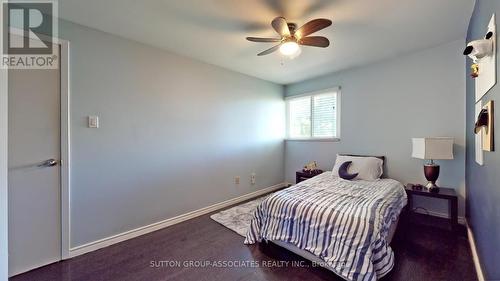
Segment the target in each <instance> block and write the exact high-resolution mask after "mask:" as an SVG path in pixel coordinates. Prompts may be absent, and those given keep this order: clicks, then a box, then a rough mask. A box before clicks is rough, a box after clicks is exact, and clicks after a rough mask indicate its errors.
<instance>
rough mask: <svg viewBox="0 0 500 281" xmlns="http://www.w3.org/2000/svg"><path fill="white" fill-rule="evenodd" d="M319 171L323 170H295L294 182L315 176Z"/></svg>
mask: <svg viewBox="0 0 500 281" xmlns="http://www.w3.org/2000/svg"><path fill="white" fill-rule="evenodd" d="M321 173H323V170H315V171H314V172H304V171H297V172H295V183H299V182H301V181H305V180H307V179H310V178H312V177H315V176H317V175H319V174H321Z"/></svg>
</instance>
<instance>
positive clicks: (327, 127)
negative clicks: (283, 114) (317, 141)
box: [287, 91, 339, 139]
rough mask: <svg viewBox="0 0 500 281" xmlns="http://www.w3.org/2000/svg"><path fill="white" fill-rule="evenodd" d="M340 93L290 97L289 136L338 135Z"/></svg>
mask: <svg viewBox="0 0 500 281" xmlns="http://www.w3.org/2000/svg"><path fill="white" fill-rule="evenodd" d="M337 102H338V93H337V92H335V91H332V92H323V93H320V94H314V95H308V96H300V97H297V98H289V99H288V100H287V110H288V116H287V118H288V128H287V129H288V138H291V139H314V138H335V137H338V135H339V134H338V133H339V132H337V127H338V122H339V120H337V119H338V104H337Z"/></svg>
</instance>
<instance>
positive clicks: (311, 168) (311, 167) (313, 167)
mask: <svg viewBox="0 0 500 281" xmlns="http://www.w3.org/2000/svg"><path fill="white" fill-rule="evenodd" d="M317 169H318V164H317V163H316V161H311V162H309V163H307V164H306V165H305V166H304V169H302V171H304V172H312V171H315V170H317Z"/></svg>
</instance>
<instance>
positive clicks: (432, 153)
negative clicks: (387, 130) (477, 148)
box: [412, 137, 453, 191]
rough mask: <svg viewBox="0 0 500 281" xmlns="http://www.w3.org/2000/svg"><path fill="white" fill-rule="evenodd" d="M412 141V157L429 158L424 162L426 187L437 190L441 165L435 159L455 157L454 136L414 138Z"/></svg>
mask: <svg viewBox="0 0 500 281" xmlns="http://www.w3.org/2000/svg"><path fill="white" fill-rule="evenodd" d="M412 142H413V152H412V157H413V158H418V159H425V160H429V161H428V162H427V163H425V164H424V174H425V178H426V179H427V181H428V182H427V185H426V186H425V187H426V188H427V190H429V191H436V190H437V189H438V186H437V185H436V181H437V179H438V177H439V165H437V164H435V163H434V160H450V159H453V138H449V137H432V138H413V139H412Z"/></svg>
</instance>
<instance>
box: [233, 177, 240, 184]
mask: <svg viewBox="0 0 500 281" xmlns="http://www.w3.org/2000/svg"><path fill="white" fill-rule="evenodd" d="M234 183H235V184H240V176H236V177H234Z"/></svg>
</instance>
